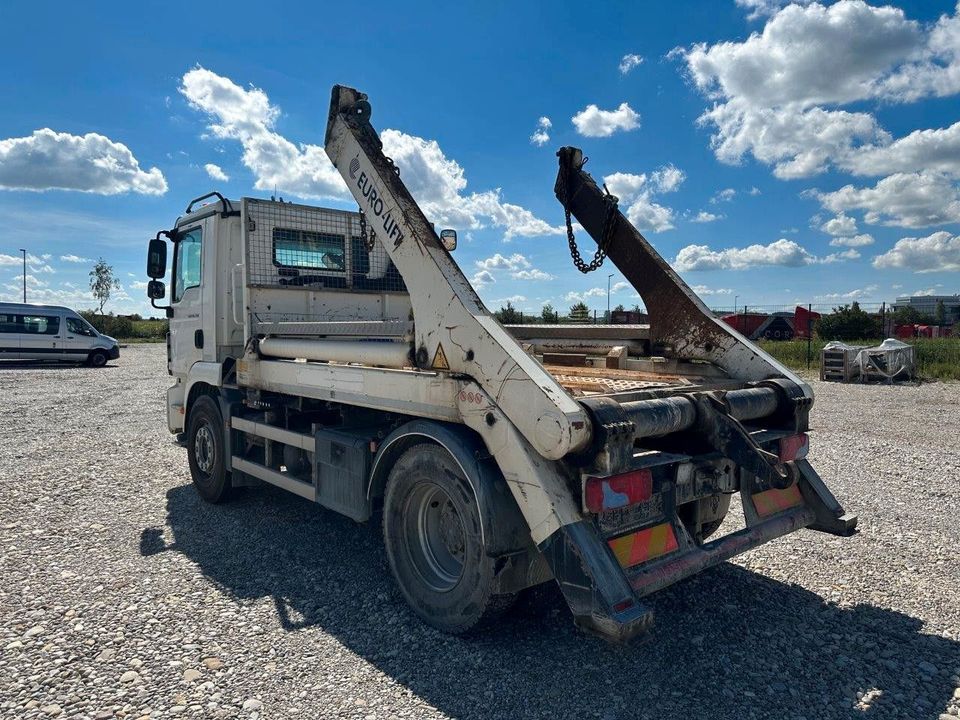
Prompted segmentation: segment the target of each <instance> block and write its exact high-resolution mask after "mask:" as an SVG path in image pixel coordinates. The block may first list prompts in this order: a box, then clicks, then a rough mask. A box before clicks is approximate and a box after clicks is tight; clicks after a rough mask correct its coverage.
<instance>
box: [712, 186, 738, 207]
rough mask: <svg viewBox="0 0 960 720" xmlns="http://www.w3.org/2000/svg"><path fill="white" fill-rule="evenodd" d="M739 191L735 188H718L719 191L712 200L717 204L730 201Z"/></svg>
mask: <svg viewBox="0 0 960 720" xmlns="http://www.w3.org/2000/svg"><path fill="white" fill-rule="evenodd" d="M736 194H737V191H736V190H734V189H733V188H724V189H723V190H718V191H717V193H716V194H715V195H714V196H713V197H712V198H710V202H711V203H713V204H714V205H716V204H717V203H720V202H730V201H731V200H733V198H734V197H735V196H736Z"/></svg>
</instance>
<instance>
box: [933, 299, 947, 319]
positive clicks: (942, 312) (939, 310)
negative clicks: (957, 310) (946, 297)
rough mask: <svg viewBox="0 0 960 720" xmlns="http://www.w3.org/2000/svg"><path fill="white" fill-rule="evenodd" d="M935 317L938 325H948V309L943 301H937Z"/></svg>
mask: <svg viewBox="0 0 960 720" xmlns="http://www.w3.org/2000/svg"><path fill="white" fill-rule="evenodd" d="M933 317H934V319H935V320H936V321H937V325H946V324H947V308H946V307H944V305H943V300H937V307H936V309H935V310H934V311H933Z"/></svg>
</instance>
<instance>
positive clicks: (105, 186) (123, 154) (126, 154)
mask: <svg viewBox="0 0 960 720" xmlns="http://www.w3.org/2000/svg"><path fill="white" fill-rule="evenodd" d="M0 188H3V189H6V190H30V191H37V192H39V191H44V190H77V191H80V192H89V193H97V194H99V195H117V194H119V193H125V192H135V193H140V194H142V195H163V194H164V193H165V192H166V191H167V181H166V180H165V179H164V177H163V173H162V172H160V170H159V169H158V168H155V167H154V168H150V169H149V170H143V169H141V167H140V163H139V162H138V161H137V159H136V158H135V157H134V156H133V153H132V152H130V149H129V148H128V147H127V146H126V145H124V144H123V143H119V142H114V141H113V140H111V139H110V138H108V137H104V136H103V135H98V134H97V133H87V134H86V135H71V134H69V133H58V132H54V131H53V130H51V129H49V128H43V129H42V130H34V132H33V134H32V135H30V136H28V137H19V138H8V139H6V140H0Z"/></svg>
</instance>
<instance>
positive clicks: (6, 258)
mask: <svg viewBox="0 0 960 720" xmlns="http://www.w3.org/2000/svg"><path fill="white" fill-rule="evenodd" d="M51 257H53V256H52V255H50V254H49V253H44V254H43V255H40V256H37V255H34V254H33V253H27V264H28V265H30V266H31V269H32V268H33V266H34V265H45V264H46V262H47V260H49V259H50V258H51ZM4 265H8V266H11V267H14V266H16V267H20V266H21V265H23V255H5V254H3V253H0V267H3V266H4ZM34 272H38V271H36V270H34ZM44 272H53V269H50V270H47V271H44Z"/></svg>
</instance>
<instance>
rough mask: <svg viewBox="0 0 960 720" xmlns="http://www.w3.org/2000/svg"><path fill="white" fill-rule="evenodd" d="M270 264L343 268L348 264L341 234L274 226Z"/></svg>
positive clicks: (335, 270) (334, 269)
mask: <svg viewBox="0 0 960 720" xmlns="http://www.w3.org/2000/svg"><path fill="white" fill-rule="evenodd" d="M273 264H274V265H279V266H282V267H295V268H312V269H316V270H332V271H333V272H343V271H344V270H346V268H347V260H346V244H345V241H344V237H343V235H333V234H331V233H319V232H309V231H307V230H290V229H287V228H274V229H273Z"/></svg>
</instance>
